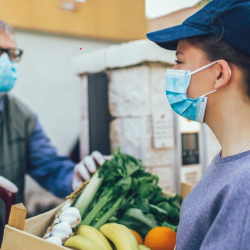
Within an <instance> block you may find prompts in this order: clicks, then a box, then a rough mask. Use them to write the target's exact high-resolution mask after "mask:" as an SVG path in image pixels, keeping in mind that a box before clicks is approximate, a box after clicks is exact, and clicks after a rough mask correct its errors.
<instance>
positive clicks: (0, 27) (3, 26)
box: [0, 20, 15, 36]
mask: <svg viewBox="0 0 250 250" xmlns="http://www.w3.org/2000/svg"><path fill="white" fill-rule="evenodd" d="M1 32H4V33H6V34H8V35H9V36H15V33H14V30H13V29H12V28H11V26H10V25H8V24H7V23H5V22H4V21H2V20H0V33H1Z"/></svg>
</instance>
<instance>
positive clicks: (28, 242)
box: [1, 183, 192, 250]
mask: <svg viewBox="0 0 250 250" xmlns="http://www.w3.org/2000/svg"><path fill="white" fill-rule="evenodd" d="M191 190H192V185H191V184H188V183H181V192H180V196H181V202H182V201H183V199H184V198H185V197H186V196H187V195H188V193H189V192H190V191H191ZM167 195H174V194H167ZM64 204H65V203H63V204H61V205H60V206H58V207H56V208H55V209H53V210H50V211H49V212H47V213H44V214H41V215H38V216H35V217H33V218H30V219H27V220H25V218H26V209H25V207H24V206H23V205H22V204H17V205H14V206H12V208H11V214H10V218H9V223H8V225H6V226H5V230H4V237H3V243H2V247H1V249H2V250H13V249H14V250H44V249H50V250H60V249H68V248H66V247H60V246H57V245H54V244H51V243H49V242H47V241H45V240H44V239H42V238H41V237H42V236H43V234H44V233H45V232H46V230H47V228H48V226H49V225H50V224H51V223H52V221H53V220H54V217H55V215H56V213H57V212H59V211H60V210H61V208H62V206H63V205H64Z"/></svg>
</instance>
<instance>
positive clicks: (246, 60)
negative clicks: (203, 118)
mask: <svg viewBox="0 0 250 250" xmlns="http://www.w3.org/2000/svg"><path fill="white" fill-rule="evenodd" d="M187 40H188V42H189V44H190V45H193V46H195V47H196V48H199V49H201V50H202V51H203V52H204V53H205V55H206V57H207V59H208V60H209V61H216V60H219V59H224V60H225V61H227V62H228V63H232V64H235V65H236V66H238V67H239V69H240V70H241V71H242V74H243V81H244V89H245V94H246V95H247V97H248V98H249V99H250V56H249V55H246V54H244V53H243V52H241V51H239V50H238V49H235V48H234V47H232V46H231V45H230V44H229V43H227V42H225V41H223V40H222V39H221V37H219V38H218V37H216V36H214V35H203V36H196V37H190V38H188V39H187Z"/></svg>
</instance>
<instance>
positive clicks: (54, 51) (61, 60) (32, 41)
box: [12, 31, 114, 154]
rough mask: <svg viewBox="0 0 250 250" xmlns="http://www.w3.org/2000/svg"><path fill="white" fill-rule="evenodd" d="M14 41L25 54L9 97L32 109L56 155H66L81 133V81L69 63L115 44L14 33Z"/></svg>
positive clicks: (49, 35) (23, 32) (39, 34)
mask: <svg viewBox="0 0 250 250" xmlns="http://www.w3.org/2000/svg"><path fill="white" fill-rule="evenodd" d="M16 38H17V47H19V48H21V49H23V50H24V54H23V57H22V60H21V62H20V63H19V72H20V77H19V79H18V81H17V84H16V86H15V88H14V89H13V91H12V94H13V95H15V96H17V97H18V98H19V99H21V100H22V101H23V102H24V103H26V104H27V105H28V106H29V107H30V108H32V110H33V111H34V112H35V113H36V114H37V115H38V116H39V119H40V122H41V124H42V126H43V128H44V130H45V132H46V133H47V135H48V136H49V138H50V139H51V141H52V143H53V145H55V146H56V147H57V148H58V152H59V153H60V154H67V153H68V152H69V150H70V148H71V147H72V146H73V144H74V142H75V140H76V138H77V136H78V134H79V129H80V84H79V83H80V79H79V77H77V76H76V75H74V74H73V71H72V69H71V59H72V57H74V56H75V55H78V54H80V53H87V52H90V51H93V50H96V49H99V48H102V47H106V46H108V45H110V44H114V43H113V42H104V41H96V40H90V39H83V38H73V37H66V36H57V35H51V34H45V33H33V32H26V31H16ZM80 48H82V50H80Z"/></svg>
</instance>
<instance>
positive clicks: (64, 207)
mask: <svg viewBox="0 0 250 250" xmlns="http://www.w3.org/2000/svg"><path fill="white" fill-rule="evenodd" d="M71 204H72V203H71V202H70V201H69V200H68V201H67V203H66V204H65V205H64V206H63V207H62V211H64V210H66V209H67V208H69V207H70V205H71Z"/></svg>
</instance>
